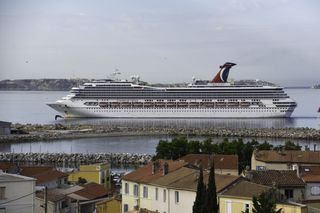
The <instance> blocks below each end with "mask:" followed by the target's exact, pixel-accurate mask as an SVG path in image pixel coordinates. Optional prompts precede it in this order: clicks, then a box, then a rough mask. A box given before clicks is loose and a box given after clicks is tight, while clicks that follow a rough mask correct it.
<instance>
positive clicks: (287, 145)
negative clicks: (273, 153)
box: [284, 141, 301, 150]
mask: <svg viewBox="0 0 320 213" xmlns="http://www.w3.org/2000/svg"><path fill="white" fill-rule="evenodd" d="M284 149H285V150H301V146H300V145H299V143H297V144H294V143H293V142H291V141H286V142H285V144H284Z"/></svg>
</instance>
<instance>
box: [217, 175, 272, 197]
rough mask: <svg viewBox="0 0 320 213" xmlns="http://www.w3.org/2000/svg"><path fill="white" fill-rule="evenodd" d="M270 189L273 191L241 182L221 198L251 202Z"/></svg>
mask: <svg viewBox="0 0 320 213" xmlns="http://www.w3.org/2000/svg"><path fill="white" fill-rule="evenodd" d="M269 189H271V187H269V186H264V185H261V184H256V183H252V182H249V181H246V180H240V181H238V182H237V183H236V184H234V185H233V186H232V187H230V188H229V189H227V190H226V191H225V192H224V193H222V194H221V195H220V197H236V198H249V199H250V200H251V199H252V197H253V196H258V195H260V194H261V193H262V192H264V191H267V190H269Z"/></svg>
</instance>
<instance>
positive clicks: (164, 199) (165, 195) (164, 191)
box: [163, 189, 167, 203]
mask: <svg viewBox="0 0 320 213" xmlns="http://www.w3.org/2000/svg"><path fill="white" fill-rule="evenodd" d="M163 202H164V203H165V202H167V190H165V189H164V190H163Z"/></svg>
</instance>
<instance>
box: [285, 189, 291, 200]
mask: <svg viewBox="0 0 320 213" xmlns="http://www.w3.org/2000/svg"><path fill="white" fill-rule="evenodd" d="M284 194H285V196H286V198H287V199H292V198H293V189H285V190H284Z"/></svg>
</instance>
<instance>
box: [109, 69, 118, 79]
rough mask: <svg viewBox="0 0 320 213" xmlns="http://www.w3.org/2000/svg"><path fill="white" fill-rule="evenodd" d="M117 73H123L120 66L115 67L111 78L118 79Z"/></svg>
mask: <svg viewBox="0 0 320 213" xmlns="http://www.w3.org/2000/svg"><path fill="white" fill-rule="evenodd" d="M117 75H121V72H120V71H119V69H118V68H115V70H114V72H113V73H111V75H110V76H111V78H112V79H114V80H118V79H117V78H116V76H117Z"/></svg>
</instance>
